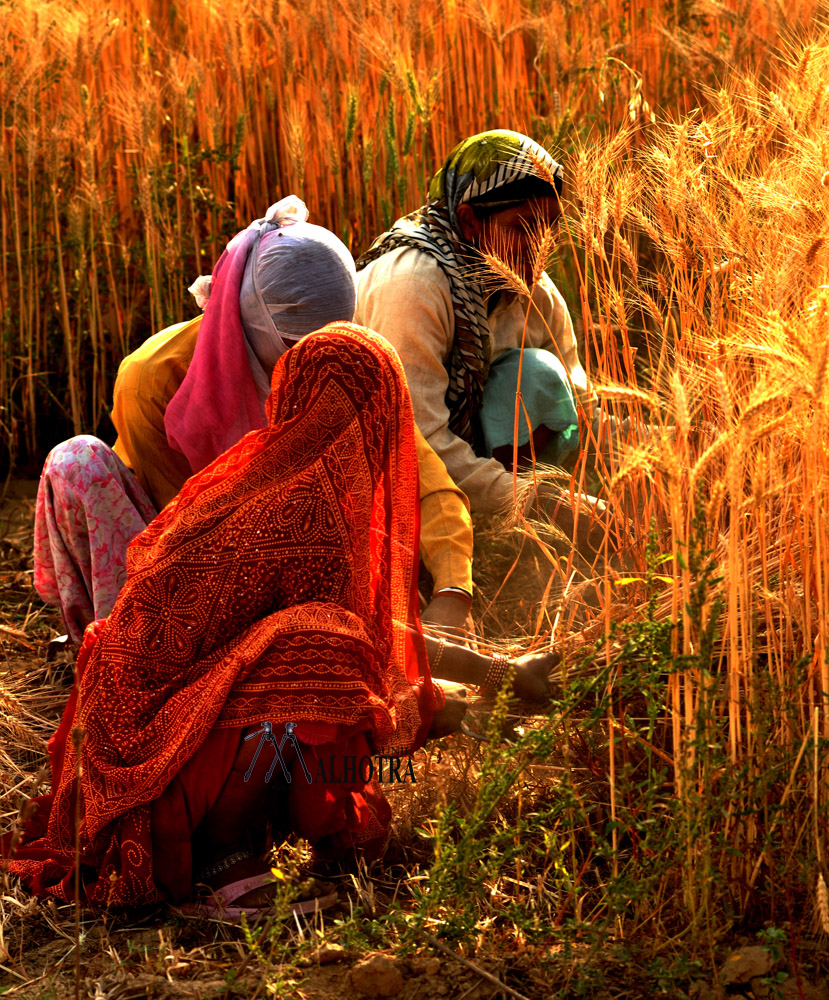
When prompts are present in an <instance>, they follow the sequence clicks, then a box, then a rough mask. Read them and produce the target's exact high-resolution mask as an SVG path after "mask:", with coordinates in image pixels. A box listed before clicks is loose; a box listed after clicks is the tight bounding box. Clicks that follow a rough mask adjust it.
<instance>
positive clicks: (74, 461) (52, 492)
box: [34, 435, 157, 643]
mask: <svg viewBox="0 0 829 1000" xmlns="http://www.w3.org/2000/svg"><path fill="white" fill-rule="evenodd" d="M156 513H157V511H156V509H155V507H154V506H153V504H152V501H151V500H150V498H149V497H148V496H147V493H146V491H145V490H144V488H143V487H142V486H141V484H140V483H139V482H138V480H137V479H136V477H135V475H134V474H133V473H132V472H131V471H130V470H129V469H128V468H127V467H126V465H124V463H123V462H122V461H121V459H120V458H119V457H118V456H117V455H116V454H115V452H114V451H113V450H112V448H110V447H109V445H106V444H104V442H103V441H99V440H98V438H95V437H91V436H89V435H82V436H79V437H74V438H70V439H69V440H68V441H64V442H63V444H59V445H58V446H57V447H56V448H53V449H52V451H51V452H50V453H49V456H48V458H47V459H46V463H45V465H44V466H43V473H42V474H41V477H40V486H39V488H38V491H37V505H36V508H35V542H34V582H35V587H36V588H37V592H38V593H39V594H40V596H41V598H42V599H43V600H44V601H45V602H46V603H47V604H56V605H58V607H59V608H60V610H61V614H62V615H63V621H64V624H65V625H66V630H67V632H68V633H69V637H70V638H71V639H72V641H73V642H76V643H79V642H80V641H81V639H82V637H83V632H84V629H85V628H86V626H87V625H88V624H89V623H90V622H91V621H95V620H96V619H97V618H105V617H106V616H107V615H108V614H109V613H110V611H112V608H113V605H114V604H115V601H116V599H117V597H118V594H119V592H120V590H121V588H122V587H123V585H124V583H125V582H126V579H127V565H126V563H127V546H128V545H129V543H130V542H131V541H132V540H133V538H135V536H136V535H137V534H138V533H139V532H141V531H143V530H144V528H145V527H146V526H147V525H148V524H149V523H150V521H152V519H153V518H154V517H155V515H156Z"/></svg>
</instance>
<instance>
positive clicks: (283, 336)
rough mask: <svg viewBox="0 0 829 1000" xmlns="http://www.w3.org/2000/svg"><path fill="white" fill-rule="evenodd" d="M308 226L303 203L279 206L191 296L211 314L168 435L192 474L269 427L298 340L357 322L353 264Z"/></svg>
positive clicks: (291, 200) (333, 240)
mask: <svg viewBox="0 0 829 1000" xmlns="http://www.w3.org/2000/svg"><path fill="white" fill-rule="evenodd" d="M307 219H308V209H307V208H306V207H305V205H304V204H303V202H302V201H300V199H299V198H297V197H296V196H294V195H290V196H289V197H288V198H283V199H282V201H280V202H277V203H276V204H275V205H271V207H270V208H269V209H268V212H267V214H266V215H265V218H264V219H257V220H256V221H255V222H252V223H251V224H250V225H249V226H248V228H247V229H243V230H242V232H240V233H237V234H236V236H234V238H233V239H232V240H231V241H230V243H228V245H227V249H226V250H225V252H224V253H223V254H222V256H221V258H220V259H219V261H218V262H217V263H216V266H215V267H214V268H213V274H212V275H211V276H209V277H207V276H202V277H200V278H197V279H196V281H195V282H194V283H193V285H191V287H190V291H191V292H192V293H193V295H194V296H195V298H196V301H197V302H198V304H199V306H201V308H202V309H204V311H205V314H204V319H203V320H202V323H201V326H200V327H199V333H198V337H197V340H196V348H195V351H194V353H193V358H192V361H191V362H190V366H189V368H188V369H187V374H186V375H185V376H184V380H183V381H182V383H181V385H180V386H179V388H178V391H177V392H176V394H175V395H174V396H173V398H172V399H171V400H170V402H169V404H168V405H167V408H166V410H165V411H164V428H165V430H166V433H167V440H168V442H169V444H170V447H172V448H174V449H175V450H176V451H179V452H181V454H182V455H184V456H185V458H186V459H187V461H188V462H189V463H190V468H191V469H192V470H193V472H198V470H199V469H203V468H204V467H205V466H206V465H207V464H208V463H209V462H212V461H213V460H214V459H215V458H216V457H217V456H218V455H220V454H221V453H222V452H223V451H226V450H227V449H228V448H229V447H231V445H234V444H236V442H237V441H239V439H240V438H241V437H243V435H245V434H246V433H247V432H248V431H250V430H255V429H256V428H259V427H264V426H265V423H266V417H265V403H266V401H267V398H268V393H269V392H270V380H271V375H272V374H273V369H274V366H275V364H276V362H277V360H278V359H279V357H280V356H281V355H282V354H284V353H285V352H286V351H287V350H288V348H289V347H290V346H291V344H292V343H293V342H294V341H296V340H298V339H299V338H300V337H303V336H304V335H305V334H307V333H311V332H312V331H314V330H318V329H319V328H320V327H322V326H325V324H326V323H329V322H332V321H335V320H347V321H348V320H351V318H352V317H353V315H354V304H355V301H356V281H355V278H356V271H355V268H354V263H353V261H352V259H351V255H350V254H349V252H348V250H347V249H346V248H345V246H344V245H343V244H342V243H341V242H340V241H339V240H338V239H337V237H336V236H334V234H333V233H330V232H328V230H326V229H322V228H320V227H319V226H312V225H310V224H309V223H308V222H307Z"/></svg>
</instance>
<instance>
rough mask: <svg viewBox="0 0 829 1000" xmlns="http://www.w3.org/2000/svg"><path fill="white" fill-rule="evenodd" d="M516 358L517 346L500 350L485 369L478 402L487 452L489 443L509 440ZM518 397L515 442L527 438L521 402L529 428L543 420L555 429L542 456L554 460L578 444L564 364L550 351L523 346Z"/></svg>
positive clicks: (491, 446)
mask: <svg viewBox="0 0 829 1000" xmlns="http://www.w3.org/2000/svg"><path fill="white" fill-rule="evenodd" d="M520 362H521V351H520V350H519V349H518V348H516V349H514V350H511V351H507V352H506V353H505V354H502V355H501V357H500V358H498V360H497V361H496V362H495V363H494V364H493V365H492V367H491V368H490V370H489V379H488V380H487V383H486V385H485V386H484V403H483V406H482V408H481V426H482V429H483V433H484V444H485V447H486V454H487V456H491V455H492V452H493V449H495V448H500V447H502V446H503V445H508V444H509V445H511V444H512V443H513V434H514V431H515V405H516V398H515V397H516V393H517V391H518V366H519V364H520ZM521 397H522V399H523V403H524V405H523V406H520V405H519V412H518V446H519V448H520V447H521V446H522V445H525V444H526V443H527V442H528V441H529V440H530V429H529V427H528V426H527V417H526V416H525V413H524V410H525V408H526V413H527V415H528V416H529V418H530V424H531V425H532V427H533V430H535V429H536V428H538V427H541V426H544V427H548V428H549V429H550V430H551V431H555V432H556V433H555V436H554V439H553V442H551V443H552V445H553V447H552V450H550V449H549V448H548V449H547V450H546V452H545V456H544V458H545V460H549V461H550V462H552V463H553V464H556V465H558V464H560V463H561V461H562V460H563V459H564V458H566V456H567V455H568V454H570V453H572V452H574V451H577V450H578V447H579V420H578V415H577V413H576V400H575V397H574V396H573V389H572V387H571V385H570V381H569V379H568V378H567V370H566V369H565V367H564V365H563V364H562V363H561V361H559V359H558V358H557V357H556V356H555V354H552V353H551V352H550V351H544V350H541V349H539V348H534V347H525V348H524V363H523V365H522V366H521Z"/></svg>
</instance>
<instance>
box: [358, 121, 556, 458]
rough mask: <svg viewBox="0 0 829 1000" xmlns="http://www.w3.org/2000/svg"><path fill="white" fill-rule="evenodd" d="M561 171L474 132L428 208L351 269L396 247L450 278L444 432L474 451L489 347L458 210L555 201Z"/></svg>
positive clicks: (541, 156) (514, 136)
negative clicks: (451, 332) (542, 198)
mask: <svg viewBox="0 0 829 1000" xmlns="http://www.w3.org/2000/svg"><path fill="white" fill-rule="evenodd" d="M562 180H563V172H562V169H561V166H560V164H558V163H556V161H555V160H554V159H553V158H552V157H551V156H550V154H549V153H548V152H547V151H546V150H545V149H544V148H543V147H542V146H540V145H539V144H538V143H537V142H535V141H534V140H532V139H530V138H528V137H527V136H525V135H521V134H520V133H519V132H510V131H508V130H506V129H496V130H493V131H491V132H481V133H480V134H479V135H473V136H472V137H471V138H469V139H464V140H463V142H461V143H459V144H458V145H457V146H455V148H454V149H453V150H452V152H451V153H450V154H449V156H448V157H447V159H446V162H445V163H444V165H443V166H442V167H441V169H440V170H439V171H438V172H437V174H435V176H434V177H433V178H432V182H431V184H430V185H429V201H428V202H427V203H426V204H425V205H423V206H421V207H420V208H418V209H417V210H416V211H414V212H412V213H411V214H410V215H407V216H405V217H404V218H402V219H398V220H397V222H395V224H394V225H393V226H392V228H391V229H390V230H389V231H388V232H386V233H383V234H382V235H381V236H378V237H377V239H376V240H375V241H374V242H373V243H372V245H371V246H370V247H369V249H368V250H367V251H366V252H365V253H364V254H363V255H362V257H360V258H359V260H358V261H357V270H360V269H362V268H363V267H365V266H366V264H369V263H370V262H371V261H373V260H376V259H377V258H378V257H381V256H382V255H383V254H385V253H388V252H389V251H390V250H395V249H397V248H398V247H414V248H416V249H417V250H422V251H423V252H424V253H428V254H430V255H431V256H432V257H434V259H435V260H436V261H437V263H438V265H439V266H440V268H441V270H442V271H443V273H444V274H445V275H446V277H447V278H448V279H449V287H450V291H451V295H452V305H453V308H454V312H455V339H454V342H453V344H452V351H451V354H450V356H449V360H448V361H447V363H446V368H447V371H448V374H449V386H448V388H447V390H446V405H447V407H448V408H449V428H450V430H451V431H452V432H453V433H454V434H457V435H458V437H461V438H463V439H464V440H465V441H468V442H469V443H470V444H472V445H478V444H480V442H479V440H478V438H479V433H478V420H477V415H478V413H479V412H480V409H481V405H482V402H483V389H484V385H485V383H486V380H487V376H488V374H489V364H490V354H491V347H490V342H489V323H488V321H487V310H486V303H485V298H484V292H483V288H482V287H481V284H480V281H478V280H477V279H475V278H473V277H471V276H470V274H469V258H468V255H465V254H464V246H465V244H464V241H463V237H462V235H461V230H460V225H459V224H458V217H457V210H458V206H459V205H461V204H463V203H464V202H473V203H474V204H475V205H477V206H481V207H486V208H490V209H492V208H495V209H497V210H502V209H506V208H508V207H512V206H514V205H520V204H523V203H524V202H526V201H528V200H529V199H530V198H531V197H537V196H538V195H539V194H543V193H550V194H552V193H556V194H559V195H560V194H561V186H562Z"/></svg>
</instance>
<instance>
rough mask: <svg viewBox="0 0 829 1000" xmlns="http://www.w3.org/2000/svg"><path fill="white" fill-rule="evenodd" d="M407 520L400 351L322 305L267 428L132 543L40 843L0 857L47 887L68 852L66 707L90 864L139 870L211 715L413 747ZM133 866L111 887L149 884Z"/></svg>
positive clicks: (419, 697)
mask: <svg viewBox="0 0 829 1000" xmlns="http://www.w3.org/2000/svg"><path fill="white" fill-rule="evenodd" d="M418 522H419V491H418V472H417V454H416V447H415V441H414V422H413V417H412V409H411V402H410V400H409V394H408V389H407V386H406V381H405V376H404V374H403V369H402V366H401V364H400V360H399V358H398V357H397V354H396V353H395V351H394V350H393V348H392V347H391V346H390V345H389V344H388V343H387V342H386V341H385V340H383V339H382V338H381V337H378V336H377V335H376V334H373V333H371V332H370V331H368V330H363V329H360V328H359V327H355V326H353V325H351V324H347V323H338V324H330V325H329V326H327V327H325V328H324V329H323V330H322V331H320V332H318V333H316V334H313V335H311V336H309V337H307V338H305V339H304V340H302V341H300V343H299V344H297V345H296V346H295V347H294V348H292V349H291V350H290V351H288V352H287V354H285V355H284V356H283V357H282V358H281V359H280V360H279V362H278V363H277V366H276V368H275V370H274V374H273V380H272V391H271V396H270V398H269V402H268V427H267V428H265V429H263V430H259V431H252V432H250V433H249V434H247V435H246V436H245V437H244V438H243V439H242V440H241V441H240V442H239V444H238V445H236V446H235V447H233V448H231V449H230V450H229V451H227V452H225V453H224V454H223V455H221V456H220V457H219V458H218V459H216V461H214V462H213V463H212V464H211V465H209V466H207V467H206V468H205V469H204V470H203V471H202V472H200V473H198V474H197V475H196V476H194V477H193V478H191V479H190V480H188V482H187V483H186V485H185V486H184V488H183V490H182V491H181V493H180V494H179V495H178V497H176V499H175V500H173V501H172V502H171V503H170V504H169V505H168V506H167V507H166V508H165V509H164V510H163V511H162V512H161V514H160V515H159V516H158V517H157V518H156V519H155V521H153V522H152V524H151V525H150V526H149V527H148V528H147V529H146V531H144V532H143V533H142V534H141V535H139V536H138V538H136V539H135V541H134V542H133V543H132V545H131V546H130V549H129V554H128V571H129V579H128V582H127V584H126V586H125V587H124V590H123V591H122V593H121V595H120V597H119V599H118V602H117V604H116V606H115V608H114V610H113V612H112V614H111V615H110V617H109V618H108V619H107V620H106V621H105V622H103V623H100V622H99V623H95V624H94V625H92V626H90V628H89V629H88V630H87V636H86V640H85V643H84V647H83V649H82V651H81V655H80V657H79V664H78V679H77V682H76V686H75V689H74V691H73V695H72V698H71V699H70V702H69V704H68V705H67V709H66V712H65V713H64V718H63V721H62V723H61V726H60V728H59V730H58V732H57V733H56V734H55V736H54V737H53V739H52V741H50V756H51V760H52V768H53V794H52V795H51V796H47V797H45V800H39V803H42V806H41V808H40V809H39V816H38V817H36V820H37V821H36V822H35V823H34V825H33V826H34V828H33V830H32V833H33V834H34V833H35V832H39V833H41V834H43V836H42V837H41V839H39V840H37V841H36V842H35V843H32V840H31V837H29V836H27V837H26V838H25V840H26V841H28V842H29V843H30V844H31V847H32V848H34V850H33V851H31V852H29V851H27V850H26V849H25V847H24V849H23V850H21V851H20V852H19V855H18V859H15V860H14V861H12V862H11V863H10V865H9V868H10V870H11V871H13V872H16V873H18V874H20V875H21V876H23V877H24V879H25V880H26V881H27V882H29V883H30V884H32V885H33V887H34V888H35V890H36V891H42V890H44V889H47V888H48V887H49V886H54V885H55V883H56V882H57V881H58V877H59V876H60V875H61V874H65V866H66V864H67V863H68V862H69V860H70V858H72V859H73V858H74V847H75V821H74V799H75V786H76V780H75V774H76V761H75V750H74V748H73V745H72V741H71V730H72V728H73V727H74V726H79V727H81V728H82V729H83V730H84V731H85V741H84V744H83V748H82V750H81V755H82V756H81V762H82V768H83V776H82V779H81V785H82V793H83V794H82V815H83V823H82V827H81V835H80V843H81V850H82V861H83V864H84V865H86V866H89V867H91V868H92V869H96V868H100V866H101V864H102V860H103V858H104V857H105V856H110V855H111V854H112V848H113V846H114V844H115V842H117V847H118V853H119V856H121V857H125V856H126V855H127V854H129V852H132V854H133V859H132V860H131V862H130V867H131V869H132V871H133V874H134V876H140V873H141V872H142V870H145V868H146V866H145V863H144V860H143V858H142V855H143V854H147V853H148V851H149V848H148V841H147V838H148V836H149V832H148V826H149V815H150V812H149V803H151V802H152V801H153V800H154V799H156V798H158V796H159V795H160V794H161V793H162V792H163V790H164V789H165V787H166V786H167V785H168V784H169V783H170V781H171V780H172V779H173V778H174V777H175V776H176V774H177V773H178V771H179V770H180V769H181V767H182V766H183V765H184V763H185V762H187V761H188V760H190V759H191V758H192V757H193V755H194V754H195V753H196V752H197V750H198V749H199V747H200V746H201V745H202V743H203V742H204V740H205V738H206V736H207V734H208V733H209V732H210V731H211V730H213V729H216V728H219V729H221V728H227V727H236V728H239V727H244V726H248V725H252V724H255V723H259V722H261V721H263V720H266V719H267V720H270V721H272V722H273V723H274V724H276V725H279V724H280V723H284V722H287V721H293V722H297V723H307V724H312V726H313V724H324V725H323V728H324V730H325V731H326V732H329V733H330V732H335V733H336V732H337V729H338V728H341V731H343V732H345V731H346V730H349V731H353V730H354V727H355V726H357V727H358V728H360V727H363V726H364V727H365V729H366V730H367V731H368V733H369V734H370V740H371V742H372V744H373V746H374V748H375V749H376V750H377V751H378V752H380V751H382V749H383V748H384V747H385V746H393V747H395V748H396V752H398V753H399V752H400V751H401V750H402V749H404V748H409V749H414V748H416V747H417V746H419V745H420V744H421V743H422V742H423V740H424V738H425V734H426V732H427V731H428V727H429V724H430V721H431V712H432V694H433V693H432V688H431V681H430V678H429V672H428V664H427V660H426V652H425V645H424V643H423V638H422V634H421V632H420V625H419V616H418V606H417V588H416V573H417V567H418V534H419V523H418ZM406 626H408V628H407V627H406ZM47 813H48V819H47ZM113 838H114V840H113ZM27 857H28V858H30V859H32V860H26V859H27ZM35 858H36V859H38V860H34V859H35ZM47 858H49V859H51V860H48V861H47V860H46V859H47ZM147 864H149V855H148V858H147ZM145 874H146V876H147V879H146V881H147V884H146V885H144V887H143V888H139V887H138V883H139V882H140V881H141V878H140V877H139V878H138V880H137V882H136V879H135V878H133V879H131V881H132V883H133V888H132V889H129V888H128V886H127V885H124V886H122V887H121V889H120V890H119V891H117V892H116V894H115V899H113V898H112V893H111V892H110V897H109V898H110V901H114V902H122V903H129V902H133V901H143V900H147V899H149V898H152V889H151V867H150V870H149V871H146V872H145ZM113 881H114V880H113ZM52 891H54V889H53V890H52ZM100 901H103V900H100Z"/></svg>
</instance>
